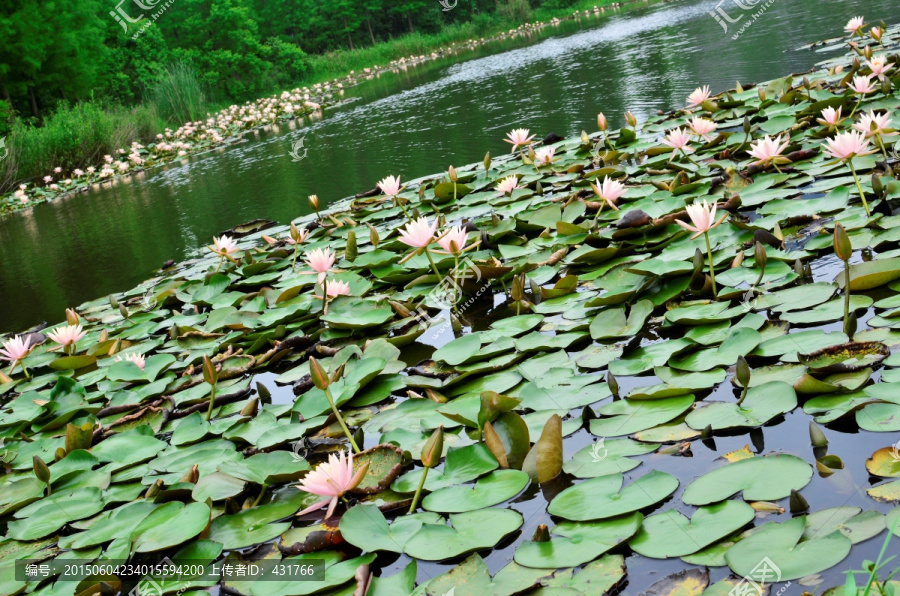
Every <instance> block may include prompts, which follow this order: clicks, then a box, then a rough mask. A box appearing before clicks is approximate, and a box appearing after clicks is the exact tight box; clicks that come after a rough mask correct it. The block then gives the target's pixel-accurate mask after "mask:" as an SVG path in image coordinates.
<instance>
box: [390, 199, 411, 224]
mask: <svg viewBox="0 0 900 596" xmlns="http://www.w3.org/2000/svg"><path fill="white" fill-rule="evenodd" d="M394 202H395V203H396V204H397V206H398V207H400V211H402V212H403V215H405V216H406V221H408V222H409V223H412V218H411V217H410V216H409V212H408V211H407V210H406V207H404V206H403V200H402V199H401V198H400V197H399V196H394Z"/></svg>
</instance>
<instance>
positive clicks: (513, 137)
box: [503, 128, 534, 153]
mask: <svg viewBox="0 0 900 596" xmlns="http://www.w3.org/2000/svg"><path fill="white" fill-rule="evenodd" d="M529 132H531V131H529V130H528V129H527V128H514V129H513V130H512V131H511V132H508V133H506V136H507V138H505V139H503V140H504V141H505V142H507V143H512V151H510V153H515V151H516V149H517V148H518V147H522V146H525V145H530V144H531V142H532V140H533V139H534V135H531V136H529V135H528V133H529Z"/></svg>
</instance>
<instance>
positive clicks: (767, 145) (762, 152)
mask: <svg viewBox="0 0 900 596" xmlns="http://www.w3.org/2000/svg"><path fill="white" fill-rule="evenodd" d="M788 144H790V139H786V138H784V137H780V136H778V137H775V138H774V139H773V138H770V137H769V135H766V136H765V138H763V139H760V140H757V141H756V142H755V143H753V144H752V145H751V146H750V151H748V153H749V154H750V155H752V156H753V157H755V158H756V161H755V162H753V164H754V165H757V166H762V167H766V166H768V165H769V164H772V165H774V166H775V169H778V164H785V163H790V160H789V159H788V158H786V157H783V156H782V155H781V153H782V152H783V151H784V150H785V149H787V146H788Z"/></svg>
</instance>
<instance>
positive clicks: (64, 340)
mask: <svg viewBox="0 0 900 596" xmlns="http://www.w3.org/2000/svg"><path fill="white" fill-rule="evenodd" d="M85 335H87V331H85V330H84V329H83V328H82V327H81V324H80V323H78V324H75V325H64V326H61V327H57V328H56V329H54V330H53V331H50V332H49V333H47V337H49V338H50V339H52V340H53V341H54V342H56V343H57V344H59V345H60V346H61V347H62V348H63V350H65V351H66V352H67V353H74V350H75V344H76V343H77V342H78V341H80V340H81V339H82V338H83V337H84V336H85Z"/></svg>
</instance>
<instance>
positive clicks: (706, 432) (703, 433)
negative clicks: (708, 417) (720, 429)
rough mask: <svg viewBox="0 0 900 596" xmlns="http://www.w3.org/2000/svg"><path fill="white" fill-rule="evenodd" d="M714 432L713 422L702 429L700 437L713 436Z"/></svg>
mask: <svg viewBox="0 0 900 596" xmlns="http://www.w3.org/2000/svg"><path fill="white" fill-rule="evenodd" d="M712 434H713V429H712V424H707V425H706V428H704V429H703V430H701V431H700V438H701V439H709V438H710V437H712Z"/></svg>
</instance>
